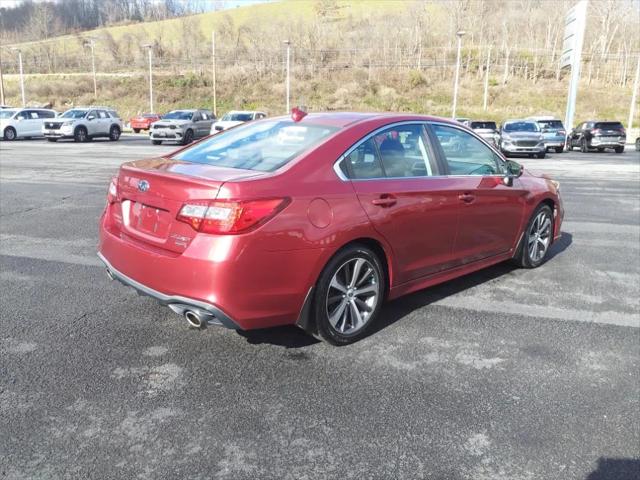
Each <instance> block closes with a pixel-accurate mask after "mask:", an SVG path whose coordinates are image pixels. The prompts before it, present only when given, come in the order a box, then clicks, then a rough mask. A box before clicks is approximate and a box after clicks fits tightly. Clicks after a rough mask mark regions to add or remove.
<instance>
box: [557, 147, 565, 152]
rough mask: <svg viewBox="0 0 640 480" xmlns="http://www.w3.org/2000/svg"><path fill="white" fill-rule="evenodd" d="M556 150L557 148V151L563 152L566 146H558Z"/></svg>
mask: <svg viewBox="0 0 640 480" xmlns="http://www.w3.org/2000/svg"><path fill="white" fill-rule="evenodd" d="M555 150H556V153H562V152H564V147H556V148H555Z"/></svg>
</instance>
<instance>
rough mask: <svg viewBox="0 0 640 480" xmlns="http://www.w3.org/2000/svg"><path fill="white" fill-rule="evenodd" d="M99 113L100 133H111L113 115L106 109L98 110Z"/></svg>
mask: <svg viewBox="0 0 640 480" xmlns="http://www.w3.org/2000/svg"><path fill="white" fill-rule="evenodd" d="M97 113H98V125H99V128H100V135H109V130H110V129H111V116H110V115H109V113H107V111H106V110H98V111H97Z"/></svg>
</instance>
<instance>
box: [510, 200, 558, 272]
mask: <svg viewBox="0 0 640 480" xmlns="http://www.w3.org/2000/svg"><path fill="white" fill-rule="evenodd" d="M553 232H554V224H553V212H552V211H551V207H549V205H547V204H544V203H543V204H541V205H538V208H536V209H535V211H534V212H533V215H531V219H529V223H527V228H526V229H525V231H524V234H523V235H522V240H520V245H519V246H518V250H517V251H516V254H515V256H514V257H513V261H514V263H515V264H516V265H518V266H519V267H521V268H536V267H539V266H540V265H542V263H543V262H544V259H545V258H546V256H547V254H548V253H549V247H550V246H551V242H552V241H553Z"/></svg>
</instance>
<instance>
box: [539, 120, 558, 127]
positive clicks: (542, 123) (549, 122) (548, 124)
mask: <svg viewBox="0 0 640 480" xmlns="http://www.w3.org/2000/svg"><path fill="white" fill-rule="evenodd" d="M538 125H540V128H564V126H563V125H562V122H561V121H560V120H538Z"/></svg>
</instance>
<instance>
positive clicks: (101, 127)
mask: <svg viewBox="0 0 640 480" xmlns="http://www.w3.org/2000/svg"><path fill="white" fill-rule="evenodd" d="M266 116H267V115H266V113H264V112H257V111H231V112H228V113H227V114H225V115H224V116H223V117H222V119H220V120H217V119H216V117H215V115H214V114H213V113H212V112H211V111H210V110H205V109H185V110H173V111H171V112H169V113H167V114H166V115H163V116H161V115H158V114H148V113H145V114H142V115H138V116H136V117H134V118H132V119H131V120H130V122H129V126H130V128H131V129H132V130H133V131H134V132H136V133H139V132H140V131H142V130H148V131H149V137H150V139H151V142H152V143H153V144H154V145H160V144H161V143H162V142H165V141H172V142H177V143H180V144H183V145H187V144H189V143H191V142H192V141H194V140H196V139H198V138H201V137H205V136H207V135H210V134H214V133H217V132H219V131H222V130H226V129H228V128H231V127H234V126H236V125H239V124H241V123H244V122H248V121H251V120H258V119H261V118H266ZM124 127H125V125H124V122H123V120H122V119H121V118H120V115H118V112H116V111H115V110H114V109H113V108H110V107H104V106H88V107H74V108H72V109H70V110H67V111H66V112H64V113H62V114H60V113H59V112H56V111H55V110H52V109H47V108H10V107H4V106H3V107H2V108H0V133H2V138H3V139H4V140H15V139H17V138H32V137H45V138H46V139H47V140H49V141H50V142H57V141H58V140H60V139H73V140H75V141H76V142H85V141H88V140H91V139H93V138H100V137H104V138H108V139H109V140H112V141H116V140H118V139H119V138H120V135H121V134H122V131H123V130H124Z"/></svg>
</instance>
